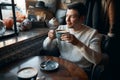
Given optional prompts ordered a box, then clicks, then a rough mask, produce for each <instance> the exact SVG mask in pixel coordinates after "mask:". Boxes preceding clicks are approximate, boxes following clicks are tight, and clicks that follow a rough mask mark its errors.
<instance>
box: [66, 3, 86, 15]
mask: <svg viewBox="0 0 120 80" xmlns="http://www.w3.org/2000/svg"><path fill="white" fill-rule="evenodd" d="M67 8H68V9H74V10H77V11H78V14H79V16H86V14H87V9H86V6H85V5H84V3H82V2H73V3H71V4H68V5H67Z"/></svg>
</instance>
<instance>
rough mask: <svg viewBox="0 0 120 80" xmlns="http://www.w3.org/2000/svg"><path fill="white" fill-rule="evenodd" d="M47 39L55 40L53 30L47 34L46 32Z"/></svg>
mask: <svg viewBox="0 0 120 80" xmlns="http://www.w3.org/2000/svg"><path fill="white" fill-rule="evenodd" d="M48 37H49V38H50V39H51V40H53V39H55V38H56V37H55V30H49V32H48Z"/></svg>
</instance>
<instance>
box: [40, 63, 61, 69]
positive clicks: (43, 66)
mask: <svg viewBox="0 0 120 80" xmlns="http://www.w3.org/2000/svg"><path fill="white" fill-rule="evenodd" d="M58 67H59V64H58V62H55V61H44V62H42V63H41V64H40V69H41V70H43V71H54V70H56V69H58Z"/></svg>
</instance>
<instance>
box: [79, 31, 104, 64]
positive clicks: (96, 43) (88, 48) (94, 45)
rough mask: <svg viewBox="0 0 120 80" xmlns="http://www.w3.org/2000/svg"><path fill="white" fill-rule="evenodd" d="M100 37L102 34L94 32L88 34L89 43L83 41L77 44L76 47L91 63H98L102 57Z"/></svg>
mask: <svg viewBox="0 0 120 80" xmlns="http://www.w3.org/2000/svg"><path fill="white" fill-rule="evenodd" d="M101 37H102V35H100V34H98V32H94V34H93V35H92V36H90V41H89V45H85V44H83V43H80V45H79V44H78V45H77V48H79V49H80V50H81V52H82V53H81V54H82V55H83V56H84V58H85V59H87V60H88V61H89V62H91V63H93V64H98V63H99V62H100V61H101V59H102V53H101V39H102V38H101Z"/></svg>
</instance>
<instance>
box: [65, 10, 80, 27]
mask: <svg viewBox="0 0 120 80" xmlns="http://www.w3.org/2000/svg"><path fill="white" fill-rule="evenodd" d="M79 23H80V17H79V14H78V12H77V11H76V10H74V9H67V12H66V24H67V26H68V27H69V28H74V27H75V26H77V25H78V24H79Z"/></svg>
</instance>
